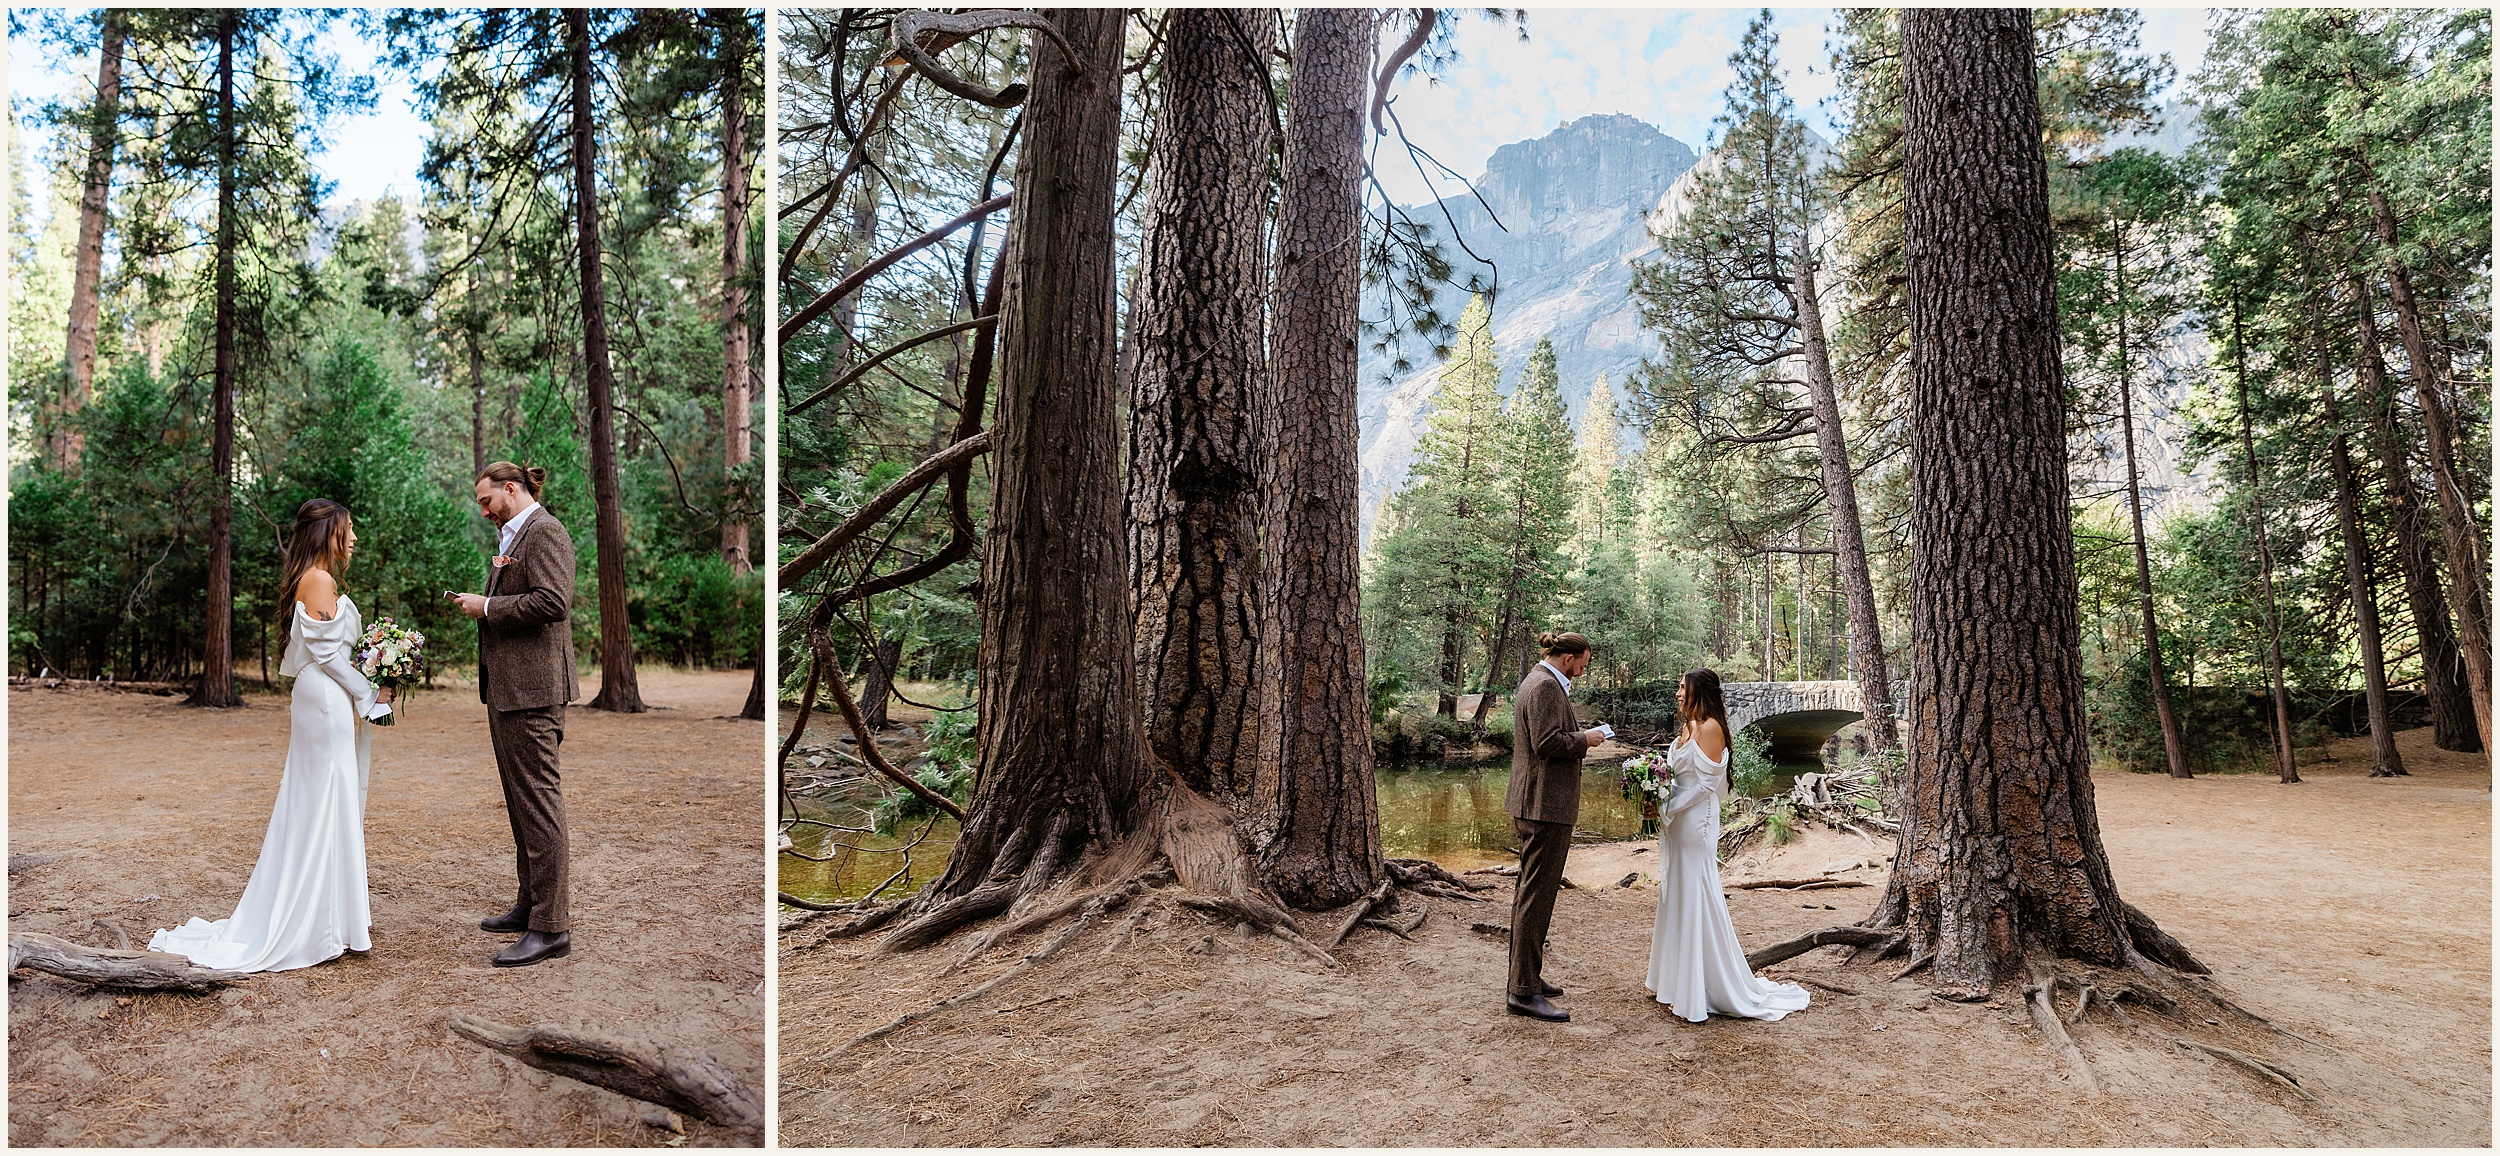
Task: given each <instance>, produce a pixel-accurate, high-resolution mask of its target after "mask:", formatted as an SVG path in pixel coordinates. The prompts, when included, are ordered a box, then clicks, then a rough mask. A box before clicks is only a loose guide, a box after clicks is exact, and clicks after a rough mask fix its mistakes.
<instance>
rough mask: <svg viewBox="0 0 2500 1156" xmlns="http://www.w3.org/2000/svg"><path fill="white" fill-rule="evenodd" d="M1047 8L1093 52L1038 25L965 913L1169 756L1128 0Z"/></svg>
mask: <svg viewBox="0 0 2500 1156" xmlns="http://www.w3.org/2000/svg"><path fill="white" fill-rule="evenodd" d="M1045 17H1046V18H1047V19H1049V20H1050V22H1051V23H1052V24H1053V25H1054V26H1056V27H1057V28H1058V30H1059V33H1060V35H1061V36H1062V37H1064V38H1065V39H1066V40H1067V42H1068V43H1069V44H1070V45H1071V46H1073V48H1074V49H1075V52H1076V53H1077V55H1078V59H1076V60H1071V59H1070V58H1069V57H1068V56H1067V55H1065V54H1063V53H1062V52H1061V51H1060V49H1059V47H1058V45H1057V44H1056V43H1054V42H1053V41H1052V39H1051V38H1049V37H1047V36H1035V37H1034V38H1033V41H1032V60H1033V79H1032V93H1031V95H1030V96H1029V97H1028V98H1027V103H1026V106H1025V107H1026V112H1025V132H1026V134H1027V135H1026V137H1025V140H1024V146H1023V148H1022V150H1021V151H1020V152H1019V153H1018V155H1017V158H1016V178H1015V188H1016V208H1015V217H1014V220H1013V222H1012V223H1011V224H1010V225H1009V226H1008V231H1007V251H1006V255H1005V256H1004V258H1003V260H1005V261H1006V262H1007V272H1006V278H1007V280H1006V286H1005V292H1004V297H1005V299H1004V302H1003V304H1002V306H1001V307H1002V308H1003V309H1004V310H1005V315H1004V317H1003V318H1002V320H1001V322H1000V329H1001V330H1002V334H1001V337H1000V350H999V356H998V366H999V373H1000V380H999V396H998V411H997V417H996V424H995V425H994V426H993V428H992V438H993V442H994V446H995V449H994V450H993V451H992V452H993V453H994V454H995V455H996V458H995V460H994V463H993V467H992V468H993V471H994V472H993V474H992V477H993V478H994V479H995V481H994V483H993V486H992V490H991V498H990V528H989V534H988V536H987V538H986V539H985V541H984V542H983V548H982V558H981V600H980V602H981V653H980V668H979V669H980V680H981V687H980V718H981V737H980V770H979V776H980V789H979V792H978V794H977V795H976V796H975V797H974V799H973V802H972V809H971V821H970V822H968V823H966V824H964V829H963V834H962V836H961V837H960V838H959V839H958V840H957V842H956V844H955V849H954V852H953V854H952V855H951V856H949V858H948V859H947V863H946V873H945V874H944V875H943V876H941V877H940V878H939V879H938V881H937V882H936V884H934V885H933V888H932V891H931V892H930V894H931V896H932V897H937V898H954V899H961V898H963V897H966V896H970V895H972V894H973V893H975V892H982V893H983V894H982V895H981V897H980V898H978V899H977V900H976V901H975V902H974V903H972V904H971V905H970V906H969V907H958V908H956V909H955V911H953V912H952V913H951V914H952V915H953V916H955V917H957V918H966V917H972V916H977V915H985V914H993V913H995V912H996V911H1003V910H1005V908H1006V906H1007V904H1008V903H1010V902H1012V901H1013V900H1014V898H1015V897H1016V896H1017V895H1020V894H1023V893H1024V892H1025V891H1026V890H1030V889H1037V888H1039V887H1040V886H1042V885H1044V884H1046V883H1047V882H1049V879H1050V876H1051V875H1052V874H1053V873H1054V872H1055V871H1056V869H1057V868H1058V867H1059V866H1060V865H1061V864H1063V863H1066V862H1069V861H1072V860H1073V858H1074V857H1075V855H1076V853H1078V852H1080V851H1082V850H1083V849H1085V848H1086V847H1088V846H1089V845H1094V844H1098V843H1104V842H1108V841H1111V840H1113V839H1115V838H1117V837H1118V836H1120V835H1122V834H1123V833H1125V832H1127V831H1129V830H1131V829H1133V828H1135V827H1136V826H1137V825H1138V823H1139V820H1140V818H1141V815H1140V811H1141V807H1140V801H1141V795H1142V794H1143V793H1144V790H1145V788H1146V787H1147V785H1148V783H1149V782H1150V779H1151V771H1152V766H1153V763H1152V756H1151V755H1150V753H1149V752H1148V749H1147V747H1146V744H1145V735H1144V732H1143V730H1142V729H1141V728H1140V726H1139V725H1138V709H1137V683H1136V679H1135V677H1134V676H1133V674H1132V673H1131V669H1130V667H1131V664H1132V663H1133V662H1134V661H1135V658H1136V656H1135V650H1134V647H1133V646H1132V645H1131V639H1132V638H1133V637H1134V635H1133V632H1132V626H1131V618H1130V611H1129V588H1128V559H1127V549H1126V541H1125V539H1124V538H1123V536H1122V533H1121V517H1122V509H1121V501H1120V497H1121V495H1120V478H1119V473H1118V468H1119V467H1118V463H1119V455H1120V446H1119V441H1118V438H1119V428H1120V423H1119V403H1120V396H1119V386H1118V378H1117V377H1116V376H1114V370H1115V361H1116V352H1115V349H1114V342H1115V341H1116V339H1117V337H1116V334H1115V333H1114V331H1113V327H1112V288H1113V278H1114V276H1115V270H1114V268H1113V264H1114V262H1113V254H1112V236H1111V229H1112V209H1113V195H1114V191H1115V189H1114V186H1115V184H1116V176H1117V167H1118V159H1119V141H1120V60H1121V36H1122V28H1123V26H1124V25H1125V23H1126V14H1125V13H1124V12H1123V11H1121V10H1119V9H1058V10H1052V11H1049V12H1046V13H1045ZM993 879H997V880H1000V881H1001V883H1002V884H1003V885H1002V886H998V887H986V886H985V885H987V884H990V883H991V881H992V880H993ZM932 914H936V913H935V912H933V913H932ZM889 942H891V940H889Z"/></svg>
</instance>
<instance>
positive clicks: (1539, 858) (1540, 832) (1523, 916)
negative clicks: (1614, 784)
mask: <svg viewBox="0 0 2500 1156" xmlns="http://www.w3.org/2000/svg"><path fill="white" fill-rule="evenodd" d="M1511 827H1512V829H1514V830H1516V831H1517V832H1518V833H1519V887H1518V889H1517V890H1515V891H1513V892H1512V893H1511V901H1510V994H1512V995H1515V996H1522V997H1525V996H1532V995H1536V994H1537V993H1539V992H1540V991H1542V990H1544V989H1543V987H1542V986H1540V985H1542V984H1543V983H1544V982H1545V932H1546V929H1548V928H1550V927H1552V926H1553V924H1554V893H1555V892H1557V891H1560V890H1562V877H1563V861H1564V860H1565V859H1567V858H1569V857H1570V855H1571V824H1569V823H1540V822H1538V821H1536V820H1534V819H1512V820H1511Z"/></svg>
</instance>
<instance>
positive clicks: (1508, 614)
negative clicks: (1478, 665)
mask: <svg viewBox="0 0 2500 1156" xmlns="http://www.w3.org/2000/svg"><path fill="white" fill-rule="evenodd" d="M1513 528H1514V529H1517V527H1513ZM1525 548H1526V547H1525V541H1524V539H1523V540H1522V541H1521V542H1520V543H1515V544H1513V545H1512V547H1511V565H1510V578H1509V581H1508V582H1507V584H1505V585H1504V586H1503V587H1502V614H1501V618H1500V621H1499V623H1498V624H1497V625H1495V626H1494V628H1493V637H1492V638H1491V639H1489V640H1487V642H1486V644H1485V648H1484V693H1482V694H1479V695H1477V696H1476V713H1475V715H1474V716H1473V717H1472V718H1471V719H1469V720H1468V725H1469V726H1471V727H1473V728H1474V729H1475V732H1476V737H1477V738H1483V737H1484V724H1485V720H1486V719H1487V718H1490V717H1491V716H1492V714H1493V691H1494V690H1495V689H1496V688H1498V687H1500V686H1501V685H1502V657H1503V655H1502V650H1503V648H1504V647H1505V646H1507V645H1508V644H1509V642H1510V633H1511V631H1510V627H1511V623H1512V622H1513V621H1514V620H1515V619H1516V616H1517V614H1518V608H1519V583H1520V581H1521V578H1520V573H1519V572H1520V568H1521V558H1520V554H1521V552H1522V551H1523V550H1524V549H1525Z"/></svg>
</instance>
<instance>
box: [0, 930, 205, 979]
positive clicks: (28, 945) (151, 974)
mask: <svg viewBox="0 0 2500 1156" xmlns="http://www.w3.org/2000/svg"><path fill="white" fill-rule="evenodd" d="M19 968H25V969H27V970H30V971H40V972H43V973H45V974H48V975H57V976H60V977H61V978H63V979H74V980H77V981H78V982H80V983H91V984H94V985H95V986H97V987H117V988H127V989H129V990H132V991H214V990H216V989H217V988H221V987H224V986H225V985H227V984H230V983H234V982H237V981H239V980H245V979H250V978H251V977H252V973H251V972H248V971H219V970H217V969H215V968H209V967H195V966H193V965H192V963H191V960H190V958H189V957H188V956H182V955H176V954H174V953H173V952H170V951H123V950H117V949H114V948H110V947H87V946H84V945H82V944H76V943H71V942H70V941H68V940H66V939H62V938H59V937H57V936H51V935H44V934H41V933H39V932H33V931H25V932H19V933H18V934H16V935H12V936H10V937H9V971H10V972H11V973H12V974H14V973H15V972H16V971H17V970H18V969H19Z"/></svg>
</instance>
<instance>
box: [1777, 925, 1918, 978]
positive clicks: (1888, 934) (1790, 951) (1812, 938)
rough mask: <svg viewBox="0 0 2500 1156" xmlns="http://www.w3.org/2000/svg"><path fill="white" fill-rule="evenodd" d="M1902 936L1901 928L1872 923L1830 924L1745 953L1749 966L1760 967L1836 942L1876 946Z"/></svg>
mask: <svg viewBox="0 0 2500 1156" xmlns="http://www.w3.org/2000/svg"><path fill="white" fill-rule="evenodd" d="M1900 937H1901V933H1900V932H1898V931H1885V930H1879V929H1877V928H1872V927H1826V928H1824V929H1822V930H1821V931H1809V932H1807V933H1806V934H1804V935H1800V936H1798V937H1797V938H1795V939H1791V940H1788V941H1787V942H1785V943H1774V944H1772V945H1771V946H1769V947H1765V948H1763V949H1761V950H1759V951H1755V952H1752V953H1750V954H1748V955H1746V956H1745V966H1747V967H1750V968H1752V969H1754V970H1755V971H1760V970H1762V969H1763V968H1766V967H1769V966H1771V965H1772V964H1775V963H1778V962H1779V961H1781V960H1783V959H1792V958H1794V957H1796V956H1800V955H1804V954H1805V953H1807V952H1809V951H1812V950H1814V949H1815V948H1818V947H1829V946H1831V945H1833V944H1846V945H1848V946H1850V947H1873V946H1875V945H1877V944H1888V943H1891V942H1892V941H1894V940H1896V939H1899V938H1900Z"/></svg>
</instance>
